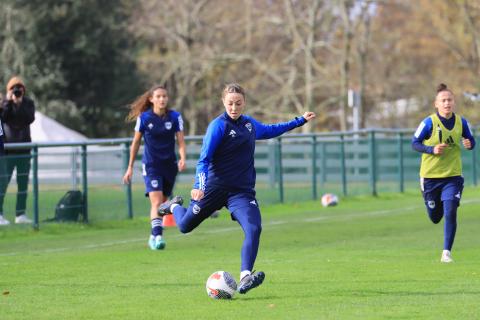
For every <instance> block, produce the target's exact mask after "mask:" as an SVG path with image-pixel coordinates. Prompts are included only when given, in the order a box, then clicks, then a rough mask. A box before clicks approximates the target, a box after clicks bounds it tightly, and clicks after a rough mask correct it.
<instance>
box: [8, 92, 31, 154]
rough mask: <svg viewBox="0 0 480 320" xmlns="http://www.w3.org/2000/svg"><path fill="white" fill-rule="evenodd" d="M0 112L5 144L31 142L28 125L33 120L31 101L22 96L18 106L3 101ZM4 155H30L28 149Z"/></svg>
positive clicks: (11, 151)
mask: <svg viewBox="0 0 480 320" xmlns="http://www.w3.org/2000/svg"><path fill="white" fill-rule="evenodd" d="M0 112H1V115H0V118H1V119H2V122H3V129H4V132H3V133H4V135H5V136H4V141H5V143H20V142H32V137H31V136H30V124H31V123H32V122H33V121H34V120H35V104H34V103H33V100H32V99H29V98H28V97H25V96H24V97H23V99H22V103H21V104H20V105H19V106H17V105H16V104H15V103H13V101H12V100H4V101H3V103H2V109H0ZM6 153H9V154H13V153H30V149H23V150H10V151H7V152H6Z"/></svg>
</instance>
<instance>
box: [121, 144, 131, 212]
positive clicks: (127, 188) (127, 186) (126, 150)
mask: <svg viewBox="0 0 480 320" xmlns="http://www.w3.org/2000/svg"><path fill="white" fill-rule="evenodd" d="M129 160H130V143H129V142H125V143H124V144H123V172H126V171H127V169H128V162H129ZM124 189H125V194H126V196H127V210H128V218H129V219H132V218H133V205H132V181H130V183H128V184H125V185H124Z"/></svg>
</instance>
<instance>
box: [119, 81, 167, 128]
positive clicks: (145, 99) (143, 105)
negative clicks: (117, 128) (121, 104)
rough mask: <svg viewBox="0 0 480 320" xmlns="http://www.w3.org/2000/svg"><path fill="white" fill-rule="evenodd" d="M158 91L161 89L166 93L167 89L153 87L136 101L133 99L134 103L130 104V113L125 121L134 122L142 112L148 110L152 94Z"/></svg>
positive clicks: (157, 86) (159, 86)
mask: <svg viewBox="0 0 480 320" xmlns="http://www.w3.org/2000/svg"><path fill="white" fill-rule="evenodd" d="M158 89H163V90H165V91H167V88H165V86H162V85H155V86H153V87H151V88H150V89H149V90H147V91H146V92H144V93H143V94H142V95H141V96H139V97H138V98H137V99H135V101H133V102H132V103H131V104H130V112H129V113H128V115H127V117H126V121H135V120H136V119H137V118H138V116H139V115H140V114H141V113H142V112H144V111H146V110H147V109H148V108H150V105H151V104H152V103H151V102H150V98H151V97H152V96H153V93H154V92H155V91H156V90H158ZM167 93H168V91H167ZM167 111H168V108H167Z"/></svg>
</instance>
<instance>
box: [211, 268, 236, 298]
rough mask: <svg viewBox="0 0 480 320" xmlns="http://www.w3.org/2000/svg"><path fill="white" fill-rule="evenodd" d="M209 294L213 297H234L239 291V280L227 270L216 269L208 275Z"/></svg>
mask: <svg viewBox="0 0 480 320" xmlns="http://www.w3.org/2000/svg"><path fill="white" fill-rule="evenodd" d="M205 287H206V289H207V294H208V296H209V297H210V298H213V299H232V298H233V296H234V295H235V292H237V282H236V281H235V279H234V278H233V277H232V275H231V274H230V273H228V272H226V271H216V272H214V273H212V275H211V276H210V277H208V280H207V284H206V286H205Z"/></svg>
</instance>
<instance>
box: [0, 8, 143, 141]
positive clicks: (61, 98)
mask: <svg viewBox="0 0 480 320" xmlns="http://www.w3.org/2000/svg"><path fill="white" fill-rule="evenodd" d="M128 3H129V2H128ZM130 6H131V7H133V6H134V3H131V4H127V1H123V0H115V1H109V2H98V1H93V0H84V1H64V2H59V1H55V0H45V1H43V0H42V1H40V0H32V1H25V0H19V1H16V2H15V3H13V4H12V5H11V6H9V7H10V9H9V10H10V12H13V13H17V14H18V15H19V16H20V17H21V19H19V20H15V19H10V20H8V19H7V20H6V22H7V23H12V24H14V25H15V26H14V27H13V31H12V37H13V38H14V39H15V43H16V44H17V45H18V46H19V47H21V48H22V50H21V52H22V55H21V57H22V59H21V60H22V63H21V65H13V68H12V70H10V72H11V73H12V74H13V73H18V74H21V75H22V76H23V77H24V78H25V79H26V81H27V83H28V84H29V88H30V89H31V91H32V92H33V93H34V94H35V98H36V100H37V105H38V106H39V109H40V110H42V111H44V112H45V113H47V114H48V115H50V116H53V117H54V118H56V119H57V120H59V121H60V122H63V123H68V124H69V126H71V127H73V128H74V129H77V130H79V131H81V132H83V133H85V134H87V135H88V136H90V137H105V136H111V134H112V132H113V133H115V132H118V131H119V130H121V128H122V127H123V124H121V122H123V121H121V120H122V119H123V117H124V112H123V111H121V110H119V108H120V107H122V106H124V105H125V104H126V103H127V101H128V100H129V99H131V98H132V97H133V92H135V91H137V90H136V89H137V87H138V79H137V77H136V65H135V61H134V59H133V58H134V57H135V51H134V49H135V45H134V42H133V41H132V38H131V37H130V36H129V34H128V32H126V22H127V14H128V9H129V8H131V7H130ZM7 17H8V16H7ZM4 48H5V45H4ZM7 48H8V46H7ZM4 56H5V55H4ZM7 56H8V55H7ZM7 63H8V62H7ZM22 66H23V67H22ZM4 77H5V76H4ZM93 123H95V124H101V125H91V124H93Z"/></svg>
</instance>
